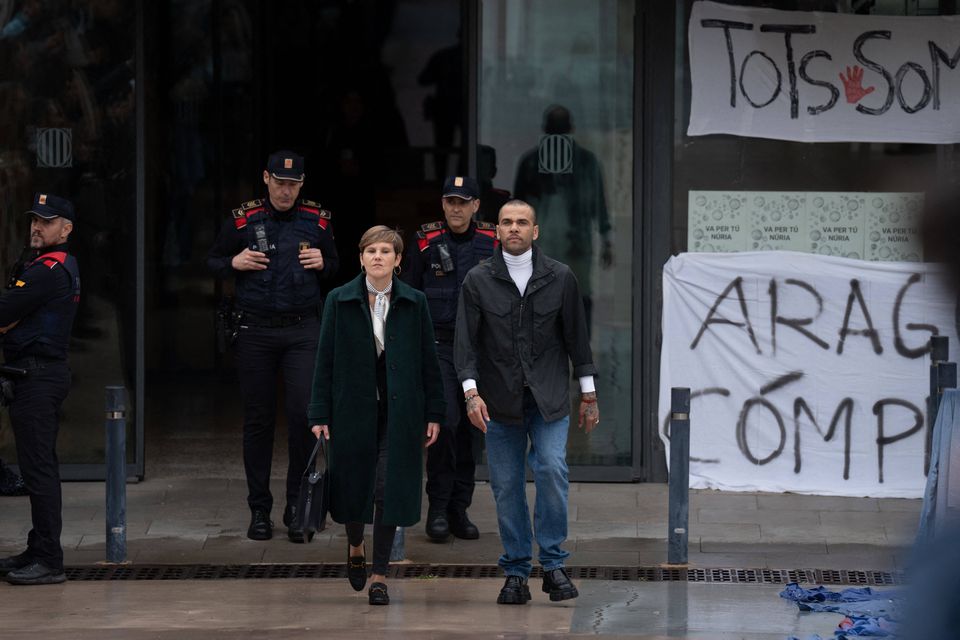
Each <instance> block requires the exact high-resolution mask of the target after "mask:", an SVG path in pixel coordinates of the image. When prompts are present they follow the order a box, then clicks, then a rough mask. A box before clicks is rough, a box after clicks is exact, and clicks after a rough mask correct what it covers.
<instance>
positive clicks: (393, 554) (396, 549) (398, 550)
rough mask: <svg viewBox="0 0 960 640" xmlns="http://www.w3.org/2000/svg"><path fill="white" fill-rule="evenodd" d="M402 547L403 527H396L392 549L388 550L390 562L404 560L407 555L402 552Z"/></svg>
mask: <svg viewBox="0 0 960 640" xmlns="http://www.w3.org/2000/svg"><path fill="white" fill-rule="evenodd" d="M403 545H404V533H403V527H397V532H396V533H395V534H393V548H391V549H390V562H397V561H399V560H404V559H405V558H406V555H407V553H406V551H405V550H404V548H403Z"/></svg>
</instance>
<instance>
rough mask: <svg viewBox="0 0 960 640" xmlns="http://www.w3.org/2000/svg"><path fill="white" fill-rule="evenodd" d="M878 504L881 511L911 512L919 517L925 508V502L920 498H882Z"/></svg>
mask: <svg viewBox="0 0 960 640" xmlns="http://www.w3.org/2000/svg"><path fill="white" fill-rule="evenodd" d="M877 503H878V506H879V507H880V511H909V512H910V513H915V514H917V516H918V517H919V515H920V510H921V509H922V508H923V500H920V499H919V498H916V499H914V498H880V499H879V500H878V501H877Z"/></svg>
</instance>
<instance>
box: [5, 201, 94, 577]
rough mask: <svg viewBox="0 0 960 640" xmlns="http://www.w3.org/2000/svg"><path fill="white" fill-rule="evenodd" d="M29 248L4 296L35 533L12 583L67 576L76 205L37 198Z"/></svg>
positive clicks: (18, 558)
mask: <svg viewBox="0 0 960 640" xmlns="http://www.w3.org/2000/svg"><path fill="white" fill-rule="evenodd" d="M27 213H28V214H30V215H31V216H32V219H31V221H30V248H29V250H28V251H26V252H25V254H24V259H23V260H22V261H21V262H20V263H18V264H17V266H15V267H14V270H13V273H12V274H11V278H10V281H9V283H8V284H7V291H6V292H4V294H3V295H2V296H0V327H2V328H0V332H2V333H4V334H5V335H4V336H3V358H4V364H5V365H7V366H8V367H16V368H18V369H22V370H25V371H26V374H25V375H23V376H22V377H18V378H14V379H13V398H12V399H11V398H9V397H7V400H8V401H9V403H10V404H9V409H10V422H11V424H12V425H13V435H14V439H15V440H16V444H17V461H18V462H19V464H20V473H22V474H23V480H24V482H25V483H26V486H27V492H28V493H29V495H30V513H31V517H32V520H33V529H31V531H30V534H29V535H28V536H27V550H26V551H24V552H23V553H21V554H19V555H15V556H11V557H9V558H3V559H0V574H4V575H6V579H7V582H9V583H11V584H27V585H29V584H55V583H59V582H63V581H64V580H66V579H67V577H66V575H64V573H63V548H62V547H61V546H60V531H61V529H62V527H63V520H62V516H61V497H60V463H59V461H58V460H57V431H58V429H59V420H58V414H59V412H60V405H61V404H63V401H64V399H66V397H67V392H69V390H70V368H69V367H68V366H67V348H68V347H69V346H70V330H71V329H72V327H73V319H74V317H75V316H76V313H77V303H78V302H79V301H80V269H79V268H78V266H77V261H76V259H75V258H74V257H73V256H71V255H70V254H69V253H67V238H68V237H69V236H70V232H71V231H73V223H74V221H75V220H76V214H75V213H74V209H73V204H72V203H71V202H70V201H69V200H65V199H64V198H59V197H57V196H55V195H53V194H50V193H38V194H36V195H35V196H34V198H33V207H32V208H31V209H30V211H28V212H27Z"/></svg>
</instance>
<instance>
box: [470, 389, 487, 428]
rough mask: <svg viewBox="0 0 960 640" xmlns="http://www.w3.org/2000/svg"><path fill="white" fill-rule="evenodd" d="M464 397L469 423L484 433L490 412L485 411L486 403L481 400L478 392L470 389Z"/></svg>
mask: <svg viewBox="0 0 960 640" xmlns="http://www.w3.org/2000/svg"><path fill="white" fill-rule="evenodd" d="M464 397H465V398H466V401H467V417H468V418H470V423H471V424H473V426H475V427H476V428H477V429H480V431H482V432H484V433H486V432H487V422H489V421H490V414H488V413H487V403H486V402H484V401H483V398H481V397H480V394H478V393H477V392H476V391H474V390H472V389H471V390H470V391H468V392H467V394H466V395H465V396H464Z"/></svg>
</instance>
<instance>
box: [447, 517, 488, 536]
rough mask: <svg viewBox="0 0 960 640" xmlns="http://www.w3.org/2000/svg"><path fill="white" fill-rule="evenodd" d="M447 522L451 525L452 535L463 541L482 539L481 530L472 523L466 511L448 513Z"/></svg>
mask: <svg viewBox="0 0 960 640" xmlns="http://www.w3.org/2000/svg"><path fill="white" fill-rule="evenodd" d="M447 522H448V523H449V525H450V533H452V534H453V535H454V537H457V538H460V539H461V540H476V539H477V538H479V537H480V530H479V529H477V525H475V524H473V523H472V522H470V518H468V517H467V512H466V511H461V512H455V511H449V512H447Z"/></svg>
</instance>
